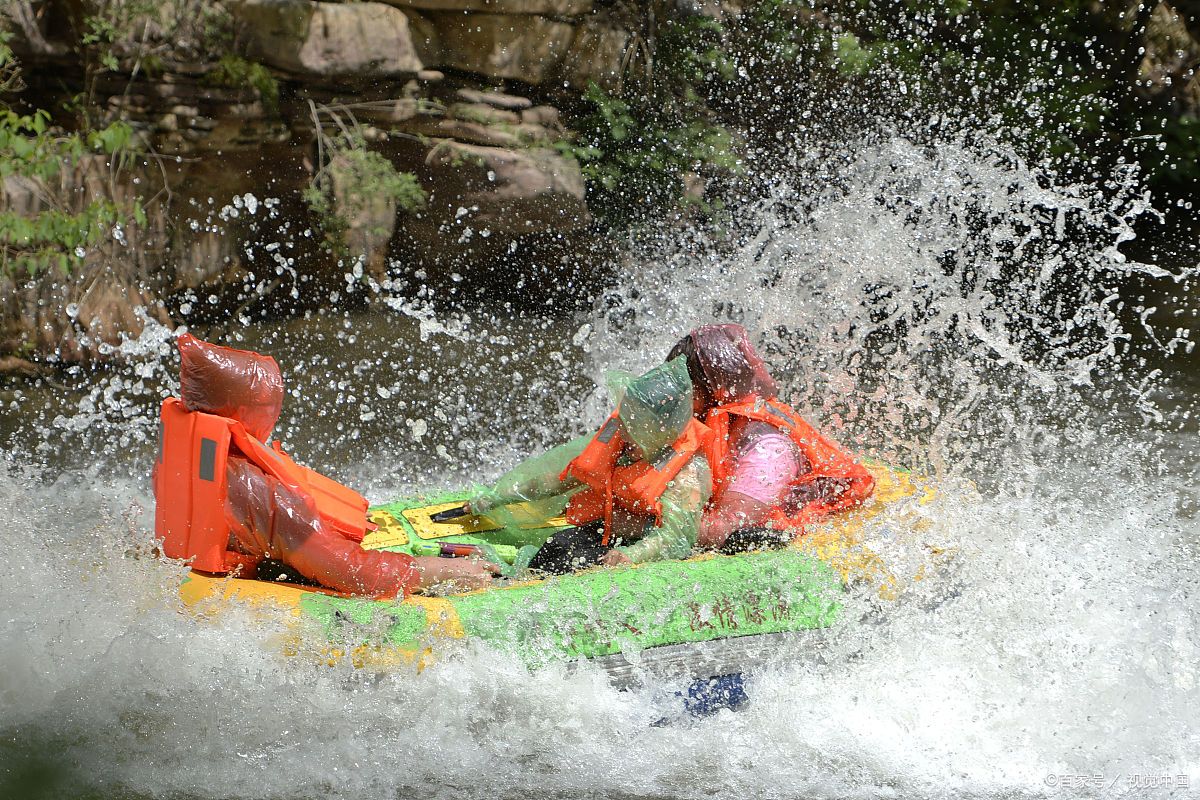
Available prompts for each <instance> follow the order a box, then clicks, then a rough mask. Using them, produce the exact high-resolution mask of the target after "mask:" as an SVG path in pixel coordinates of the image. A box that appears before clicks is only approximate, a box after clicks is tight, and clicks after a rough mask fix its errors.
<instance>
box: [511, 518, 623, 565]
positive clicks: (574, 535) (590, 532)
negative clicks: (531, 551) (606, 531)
mask: <svg viewBox="0 0 1200 800" xmlns="http://www.w3.org/2000/svg"><path fill="white" fill-rule="evenodd" d="M600 529H601V523H600V522H590V523H588V524H587V525H581V526H579V527H578V528H567V529H565V530H561V531H559V532H558V533H556V534H554V535H553V536H551V537H550V538H549V539H547V540H546V543H545V544H544V545H542V547H541V549H540V550H538V551H537V555H535V556H534V557H533V560H532V561H530V562H529V568H530V569H535V570H540V571H541V572H549V573H551V574H553V575H565V574H566V573H568V572H574V571H575V570H577V569H586V568H587V567H591V566H594V565H595V564H597V563H598V562H599V561H600V558H601V556H603V555H604V554H605V553H606V552H608V548H607V547H605V546H604V545H602V544H600V538H601V530H600Z"/></svg>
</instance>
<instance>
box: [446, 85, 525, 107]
mask: <svg viewBox="0 0 1200 800" xmlns="http://www.w3.org/2000/svg"><path fill="white" fill-rule="evenodd" d="M455 94H457V95H458V96H459V97H460V98H462V99H463V100H466V101H467V102H468V103H478V104H483V105H489V106H492V107H493V108H501V109H505V110H507V111H520V110H522V109H525V108H529V107H530V106H532V105H533V101H532V100H530V99H529V98H528V97H518V96H516V95H512V94H505V93H503V92H481V91H479V90H478V89H459V90H458V91H457V92H455Z"/></svg>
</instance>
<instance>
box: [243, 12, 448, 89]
mask: <svg viewBox="0 0 1200 800" xmlns="http://www.w3.org/2000/svg"><path fill="white" fill-rule="evenodd" d="M231 8H232V11H233V14H234V17H235V18H236V20H237V23H238V27H239V30H240V32H241V33H242V35H243V36H244V37H245V39H246V44H247V48H248V52H249V54H250V56H251V57H252V58H254V59H257V60H259V61H261V62H262V63H264V64H267V65H269V66H272V67H275V68H277V69H281V70H284V71H285V72H290V73H292V74H294V75H310V76H319V77H345V76H354V77H356V78H372V77H385V76H395V75H399V74H402V73H417V72H419V71H421V70H422V69H423V68H424V64H422V63H421V59H420V58H419V57H418V56H417V49H416V46H415V45H414V42H413V37H412V34H411V32H410V29H409V20H408V17H407V16H405V14H404V13H403V12H402V11H400V10H399V9H396V8H393V7H392V6H389V5H384V4H383V3H345V4H340V3H317V2H310V0H238V2H236V3H234V4H233V5H232V6H231Z"/></svg>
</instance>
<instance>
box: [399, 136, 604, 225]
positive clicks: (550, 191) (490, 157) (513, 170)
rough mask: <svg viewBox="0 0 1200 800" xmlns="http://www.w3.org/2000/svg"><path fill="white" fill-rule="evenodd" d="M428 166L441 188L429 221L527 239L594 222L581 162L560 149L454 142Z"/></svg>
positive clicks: (435, 154)
mask: <svg viewBox="0 0 1200 800" xmlns="http://www.w3.org/2000/svg"><path fill="white" fill-rule="evenodd" d="M425 162H426V165H427V167H426V168H427V170H428V174H429V178H430V180H429V184H430V185H432V186H434V187H435V188H434V190H433V192H432V193H431V194H430V202H429V209H428V211H427V212H426V213H425V214H424V215H423V216H424V217H426V222H433V223H434V224H437V225H442V224H451V225H460V226H461V225H462V224H470V225H473V226H475V228H476V229H477V230H478V231H479V234H480V235H497V234H506V235H524V234H529V233H536V232H541V231H547V230H555V231H560V230H570V229H573V228H576V227H580V226H582V225H586V224H587V223H588V222H589V221H590V216H589V215H588V211H587V206H586V204H585V203H584V185H583V175H582V174H581V172H580V170H579V164H578V163H576V162H575V161H574V160H573V159H570V158H566V157H564V156H562V155H560V154H559V153H557V152H556V151H554V150H550V149H546V148H530V149H522V150H514V149H505V148H499V147H485V146H480V145H474V144H464V143H462V142H450V141H448V142H443V143H441V144H439V145H438V146H436V147H434V149H433V150H432V151H430V153H429V154H428V156H427V157H426V158H425ZM459 209H467V213H465V214H462V213H459Z"/></svg>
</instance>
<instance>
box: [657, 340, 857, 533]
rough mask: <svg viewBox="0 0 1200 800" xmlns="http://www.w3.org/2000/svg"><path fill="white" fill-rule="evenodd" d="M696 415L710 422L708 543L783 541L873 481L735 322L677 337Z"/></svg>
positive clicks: (674, 352)
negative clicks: (804, 412) (810, 416)
mask: <svg viewBox="0 0 1200 800" xmlns="http://www.w3.org/2000/svg"><path fill="white" fill-rule="evenodd" d="M679 357H683V358H684V359H686V361H687V366H688V374H689V376H690V377H691V379H692V386H693V388H694V394H693V398H694V411H695V415H696V418H697V419H699V420H700V421H702V422H703V423H704V424H705V425H707V426H708V427H709V428H710V429H712V431H713V437H714V439H713V441H714V446H713V452H712V455H711V458H710V460H711V461H712V465H713V484H714V488H713V498H712V500H711V501H710V502H709V505H708V508H707V509H706V510H705V513H704V519H703V521H702V522H701V527H700V533H699V538H698V543H699V544H700V545H701V546H705V547H713V548H725V549H727V550H729V549H738V548H739V546H740V545H739V544H738V543H737V542H735V541H734V540H731V539H730V537H731V534H735V533H738V534H743V535H742V536H734V539H739V538H740V539H746V541H745V542H744V544H746V545H760V544H765V543H769V541H767V540H770V539H771V538H775V539H777V540H779V541H786V540H787V539H789V538H791V536H792V535H795V534H796V533H797V532H802V531H803V530H804V528H805V526H807V525H808V524H810V523H812V522H814V521H816V520H818V519H820V518H822V517H824V516H826V515H828V514H831V513H834V512H836V511H841V510H843V509H847V508H850V507H852V506H855V505H857V504H859V503H861V502H862V501H863V500H865V499H866V498H867V497H869V496H870V495H871V492H872V491H873V490H874V487H875V480H874V478H872V477H871V474H870V473H869V472H868V471H867V469H866V468H865V467H864V466H863V465H862V464H861V463H859V461H858V460H857V459H856V458H855V457H854V456H853V455H851V454H850V453H849V452H847V451H846V450H844V449H843V448H841V447H840V446H839V445H838V444H836V443H835V442H833V441H832V440H830V439H828V438H826V437H825V436H823V435H822V434H820V433H819V432H818V431H817V430H816V429H815V428H813V427H812V426H811V425H809V424H808V423H807V422H805V421H804V420H803V419H802V418H801V417H800V415H799V414H797V413H796V412H795V411H794V410H793V409H792V408H790V407H789V406H787V405H786V404H784V403H783V402H781V401H780V400H779V398H778V396H777V393H778V387H777V386H776V383H775V380H774V379H773V378H772V377H771V375H770V373H768V372H767V368H766V365H765V364H764V363H763V360H762V358H761V357H760V356H759V355H758V353H757V352H756V351H755V350H754V347H753V345H751V343H750V339H749V336H748V335H747V334H746V329H745V328H743V327H742V326H741V325H733V324H726V325H704V326H702V327H699V328H697V329H695V330H693V331H692V332H691V333H689V334H688V335H687V336H685V337H684V338H683V339H681V340H680V341H679V342H678V343H677V344H676V345H675V347H673V348H672V349H671V352H670V353H669V354H668V356H667V361H671V360H673V359H676V358H679Z"/></svg>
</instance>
